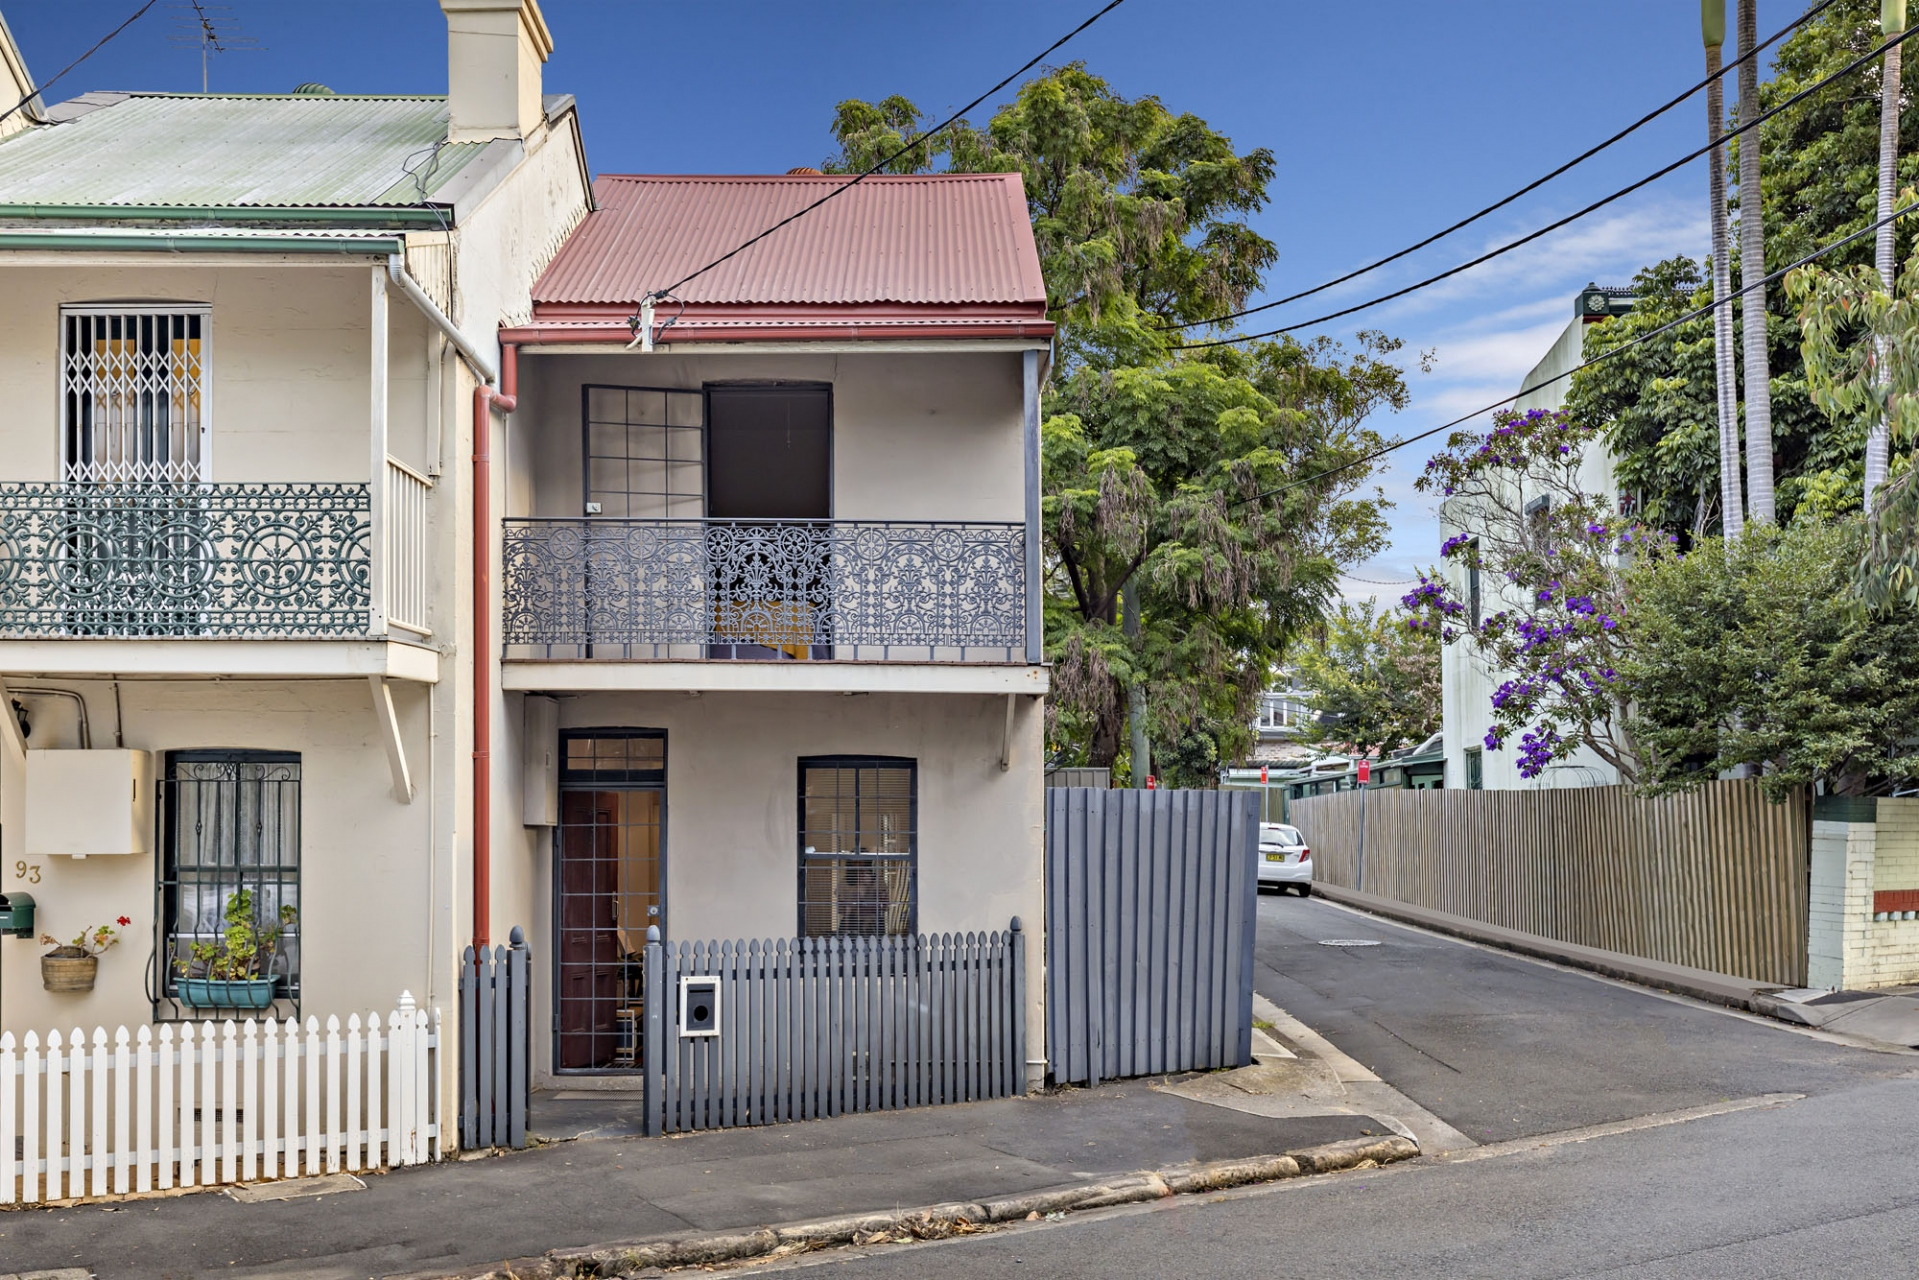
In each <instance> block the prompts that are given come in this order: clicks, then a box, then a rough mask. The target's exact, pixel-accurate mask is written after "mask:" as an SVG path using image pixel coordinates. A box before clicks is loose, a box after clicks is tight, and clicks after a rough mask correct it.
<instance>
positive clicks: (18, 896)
mask: <svg viewBox="0 0 1919 1280" xmlns="http://www.w3.org/2000/svg"><path fill="white" fill-rule="evenodd" d="M4 934H12V935H13V936H14V937H16V938H31V937H32V936H33V895H32V894H30V893H4V894H0V935H4Z"/></svg>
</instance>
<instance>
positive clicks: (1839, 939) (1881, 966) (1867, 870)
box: [1806, 799, 1919, 991]
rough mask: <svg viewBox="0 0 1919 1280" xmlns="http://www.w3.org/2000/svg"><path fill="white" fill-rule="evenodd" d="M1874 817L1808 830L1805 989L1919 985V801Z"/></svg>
mask: <svg viewBox="0 0 1919 1280" xmlns="http://www.w3.org/2000/svg"><path fill="white" fill-rule="evenodd" d="M1876 810H1877V813H1876V821H1874V822H1829V821H1819V820H1815V821H1814V822H1813V824H1812V883H1811V894H1810V898H1809V918H1808V926H1809V928H1808V932H1807V957H1806V958H1807V964H1806V980H1807V983H1808V985H1810V986H1814V987H1835V988H1839V989H1842V990H1855V991H1858V990H1868V989H1871V988H1874V987H1890V986H1901V985H1904V984H1907V983H1914V982H1919V799H1900V800H1891V799H1881V800H1879V801H1878V802H1877V805H1876Z"/></svg>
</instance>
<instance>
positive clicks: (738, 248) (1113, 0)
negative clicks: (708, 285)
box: [653, 0, 1125, 298]
mask: <svg viewBox="0 0 1919 1280" xmlns="http://www.w3.org/2000/svg"><path fill="white" fill-rule="evenodd" d="M1124 2H1125V0H1109V2H1108V3H1107V4H1106V5H1104V6H1102V7H1101V8H1100V9H1099V11H1098V12H1097V13H1095V14H1093V16H1092V17H1090V18H1088V19H1086V21H1084V22H1082V23H1080V24H1079V25H1078V26H1077V27H1074V28H1073V29H1072V30H1071V31H1068V32H1067V33H1066V34H1065V35H1063V36H1061V37H1060V38H1059V39H1057V40H1055V41H1053V43H1051V44H1049V45H1047V46H1046V47H1045V48H1044V49H1041V50H1040V51H1039V52H1038V53H1036V54H1034V55H1033V56H1032V57H1031V58H1028V59H1027V60H1026V62H1025V64H1024V65H1022V66H1021V67H1020V68H1019V69H1018V70H1016V71H1014V72H1013V73H1012V74H1011V75H1009V76H1007V77H1006V78H1005V79H1004V80H1001V81H1000V82H999V83H998V84H996V85H994V86H993V87H992V88H990V89H988V90H987V91H986V92H985V93H982V94H981V95H980V96H979V97H977V98H975V99H973V100H972V101H971V102H969V103H967V104H966V105H965V106H963V107H961V108H960V109H959V110H958V111H955V112H954V113H953V114H952V115H950V116H948V117H947V118H946V119H945V120H943V121H941V122H940V123H939V124H937V125H934V126H933V127H932V128H931V129H928V130H926V131H924V132H922V133H917V134H914V135H913V137H912V138H910V139H908V140H907V142H906V144H905V145H904V146H902V147H901V148H900V149H899V150H897V151H895V152H893V154H891V155H889V156H887V157H886V158H885V159H883V160H881V161H879V163H877V164H875V165H874V166H873V167H872V168H870V169H867V170H865V171H864V172H862V173H860V174H858V175H856V176H855V177H854V178H853V180H852V181H851V182H847V183H842V184H841V185H839V186H837V187H834V188H833V189H832V190H831V191H828V192H827V193H826V194H825V195H823V196H821V197H820V198H819V199H817V200H815V201H813V203H811V204H809V205H807V206H805V207H804V208H802V209H799V210H796V211H795V212H793V213H790V214H788V215H787V216H786V217H784V218H781V219H780V220H779V221H778V222H776V223H774V224H773V225H772V226H770V227H768V228H767V229H766V230H764V231H762V232H760V233H759V234H758V235H756V236H753V237H752V238H750V239H748V240H744V241H741V242H740V243H739V244H737V245H735V246H733V248H731V249H728V250H727V251H726V252H725V253H723V254H721V255H720V256H719V257H717V258H715V259H713V261H711V262H709V263H707V264H706V265H705V266H703V267H701V268H699V269H698V270H696V271H691V272H688V273H687V274H686V275H683V276H681V277H680V278H679V279H678V280H675V281H674V282H673V283H672V284H670V285H668V286H666V288H664V289H656V290H654V292H653V296H654V297H656V298H664V297H668V296H670V295H671V294H672V293H673V291H674V290H675V289H678V288H680V287H681V286H683V285H686V284H689V283H691V282H692V281H694V280H697V279H699V278H700V277H701V276H703V275H705V274H706V273H707V272H709V271H711V270H712V269H713V268H715V267H717V266H719V265H720V264H721V263H722V262H725V261H726V260H727V259H729V258H732V257H736V256H737V255H739V254H741V253H744V252H745V251H746V250H748V249H750V248H752V247H753V246H754V245H756V244H758V243H759V242H760V241H762V240H764V239H766V237H768V236H770V235H772V234H773V233H774V232H775V231H778V230H779V229H780V228H781V227H784V226H786V225H787V224H788V223H791V222H797V221H798V220H799V219H801V218H804V217H805V216H806V215H807V214H809V213H811V212H813V210H815V209H817V208H819V207H820V206H821V205H823V204H825V203H826V202H827V201H828V200H831V199H833V198H834V197H835V196H838V195H841V194H843V193H845V192H847V191H850V190H851V189H852V188H854V187H856V186H858V185H859V184H860V183H862V182H864V181H866V180H867V179H868V178H870V177H872V176H873V175H874V174H876V173H879V172H880V171H882V170H883V169H885V168H886V166H888V165H890V164H892V163H893V162H894V161H895V160H897V159H899V158H900V157H901V156H903V155H905V154H906V153H907V152H909V151H911V150H912V149H913V148H914V147H917V146H919V145H920V143H922V142H924V141H926V140H927V139H928V138H930V137H933V136H934V135H935V134H937V133H939V132H940V131H941V130H942V129H945V128H947V127H948V126H950V125H952V124H953V123H954V122H955V121H957V120H959V119H961V118H962V117H963V116H965V115H966V113H967V112H969V111H971V110H973V109H974V108H975V107H977V106H979V105H980V104H981V103H982V102H985V101H986V100H987V99H988V98H990V97H992V96H993V95H994V94H996V93H998V92H999V91H1000V90H1001V89H1004V88H1005V87H1006V86H1007V85H1009V84H1011V83H1013V81H1015V80H1017V79H1018V78H1019V77H1020V76H1023V75H1025V74H1026V73H1027V72H1028V71H1031V70H1032V69H1033V68H1034V67H1036V66H1038V65H1039V63H1040V61H1041V60H1042V59H1044V58H1045V57H1046V56H1047V55H1048V54H1051V53H1052V52H1053V51H1054V50H1056V49H1058V48H1059V47H1060V46H1061V45H1064V44H1065V43H1066V42H1067V41H1069V40H1071V39H1072V38H1073V37H1074V36H1077V35H1078V34H1079V33H1080V32H1082V31H1084V30H1086V28H1088V27H1090V26H1092V25H1093V24H1094V23H1095V22H1098V21H1099V20H1100V19H1101V18H1103V17H1105V16H1106V15H1107V14H1109V13H1111V12H1112V11H1113V10H1115V9H1117V8H1119V6H1120V5H1121V4H1123V3H1124Z"/></svg>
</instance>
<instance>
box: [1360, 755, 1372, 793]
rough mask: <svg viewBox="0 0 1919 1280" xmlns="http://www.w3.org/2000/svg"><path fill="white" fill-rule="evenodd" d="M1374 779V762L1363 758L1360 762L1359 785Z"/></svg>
mask: <svg viewBox="0 0 1919 1280" xmlns="http://www.w3.org/2000/svg"><path fill="white" fill-rule="evenodd" d="M1372 780H1373V762H1372V761H1371V760H1361V761H1360V762H1359V785H1360V786H1362V787H1363V786H1365V785H1366V784H1367V783H1369V782H1371V781H1372Z"/></svg>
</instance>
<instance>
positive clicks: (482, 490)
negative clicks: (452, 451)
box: [471, 342, 520, 963]
mask: <svg viewBox="0 0 1919 1280" xmlns="http://www.w3.org/2000/svg"><path fill="white" fill-rule="evenodd" d="M519 387H520V350H519V347H518V346H516V345H515V344H513V343H510V342H507V343H502V344H500V386H499V389H498V390H495V389H494V388H492V387H490V386H487V385H485V384H484V383H482V384H481V385H480V386H477V387H475V388H473V528H472V539H471V541H472V544H473V636H472V643H473V955H474V959H475V961H476V962H480V963H484V957H485V953H486V948H487V943H488V941H489V938H488V936H487V934H488V930H489V927H490V922H491V919H492V915H493V625H492V624H493V530H492V523H493V503H492V498H493V410H495V409H498V410H499V411H500V412H501V413H502V414H508V413H512V412H513V411H514V410H515V409H517V408H519V405H520V396H519Z"/></svg>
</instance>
